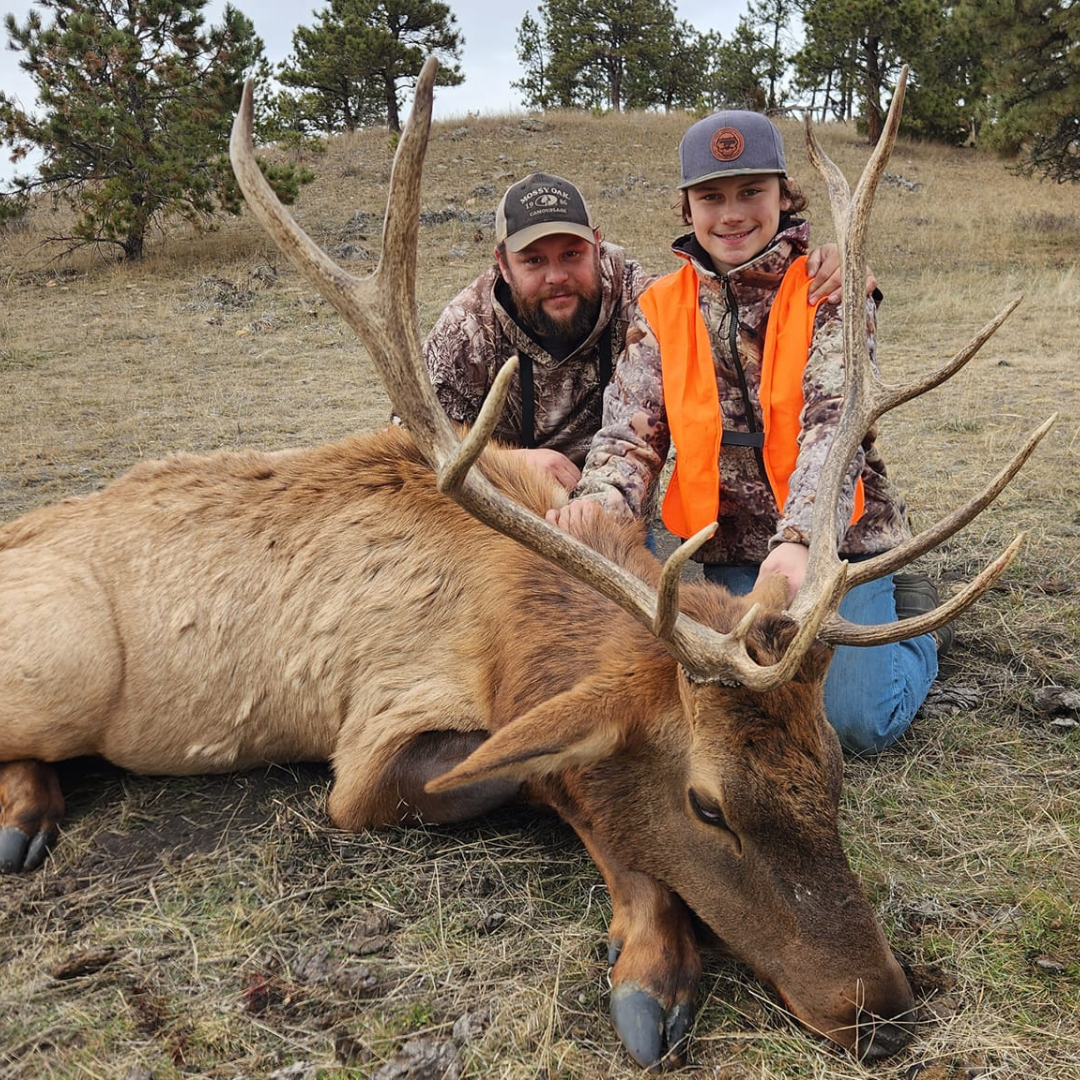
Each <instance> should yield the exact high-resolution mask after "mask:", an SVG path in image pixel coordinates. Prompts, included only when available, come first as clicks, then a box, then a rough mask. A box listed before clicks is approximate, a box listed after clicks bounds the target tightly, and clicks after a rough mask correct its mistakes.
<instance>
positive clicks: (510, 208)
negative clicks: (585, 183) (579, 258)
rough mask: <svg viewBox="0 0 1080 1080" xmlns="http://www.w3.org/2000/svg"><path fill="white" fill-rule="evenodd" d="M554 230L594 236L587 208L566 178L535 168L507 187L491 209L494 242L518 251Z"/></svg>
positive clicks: (587, 236) (582, 236) (555, 231)
mask: <svg viewBox="0 0 1080 1080" xmlns="http://www.w3.org/2000/svg"><path fill="white" fill-rule="evenodd" d="M555 233H569V234H570V235H571V236H580V237H581V238H582V239H583V240H589V241H595V239H596V233H595V231H594V226H593V222H592V217H591V215H590V214H589V208H588V206H587V205H586V204H585V200H584V199H583V198H582V196H581V192H580V191H578V189H577V188H576V187H574V185H573V184H571V183H570V181H569V180H564V179H563V178H562V177H561V176H552V175H551V174H550V173H541V172H535V173H531V174H530V175H529V176H526V177H525V179H524V180H519V181H518V182H517V183H516V184H513V185H512V186H511V187H509V188H507V190H506V194H505V195H503V197H502V199H501V200H500V202H499V208H498V209H497V210H496V211H495V243H496V244H506V246H507V247H508V248H509V249H510V250H511V251H520V250H521V249H522V248H523V247H528V246H529V244H531V243H532V242H533V241H534V240H539V239H540V237H541V236H551V235H553V234H555Z"/></svg>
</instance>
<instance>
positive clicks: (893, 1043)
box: [855, 1013, 915, 1062]
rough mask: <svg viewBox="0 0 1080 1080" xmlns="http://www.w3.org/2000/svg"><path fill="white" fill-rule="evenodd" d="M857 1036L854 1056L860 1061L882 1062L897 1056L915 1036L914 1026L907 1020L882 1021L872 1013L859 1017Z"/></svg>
mask: <svg viewBox="0 0 1080 1080" xmlns="http://www.w3.org/2000/svg"><path fill="white" fill-rule="evenodd" d="M858 1030H859V1035H858V1039H857V1040H856V1043H855V1055H856V1057H858V1059H859V1060H860V1061H863V1062H873V1061H882V1060H884V1059H885V1058H887V1057H891V1056H892V1055H893V1054H898V1053H899V1052H900V1051H901V1050H903V1049H904V1047H905V1046H907V1044H908V1043H909V1042H911V1040H912V1037H913V1036H914V1034H915V1031H914V1025H913V1024H912V1023H911V1022H910V1021H907V1020H883V1019H882V1018H881V1017H880V1016H874V1015H873V1014H872V1013H871V1014H867V1013H863V1014H862V1016H860V1017H859V1028H858Z"/></svg>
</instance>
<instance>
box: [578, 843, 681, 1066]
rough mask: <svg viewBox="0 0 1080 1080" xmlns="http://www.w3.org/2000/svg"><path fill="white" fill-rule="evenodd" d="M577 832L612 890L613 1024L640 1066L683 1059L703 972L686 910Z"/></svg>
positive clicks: (675, 1063) (670, 894)
mask: <svg viewBox="0 0 1080 1080" xmlns="http://www.w3.org/2000/svg"><path fill="white" fill-rule="evenodd" d="M572 824H573V822H572ZM575 830H576V831H577V833H578V835H579V836H581V838H582V839H583V840H584V842H585V846H586V847H587V848H588V849H589V854H590V855H592V857H593V860H594V861H595V862H596V865H597V866H598V867H599V868H600V872H601V873H602V874H603V875H604V880H605V881H606V882H607V886H608V891H609V892H610V894H611V907H612V918H611V924H610V926H609V928H608V963H609V964H610V965H611V970H610V973H609V979H610V982H611V1022H612V1023H613V1024H614V1025H615V1030H616V1032H617V1033H618V1035H619V1038H620V1039H621V1040H622V1042H623V1045H624V1046H625V1047H626V1049H627V1050H628V1051H629V1052H630V1056H631V1057H633V1059H634V1060H635V1061H636V1062H637V1063H638V1064H639V1065H642V1066H644V1067H645V1068H647V1069H649V1070H651V1071H654V1072H655V1071H659V1070H660V1069H662V1068H664V1067H666V1066H669V1065H672V1066H679V1065H683V1064H685V1061H686V1043H687V1040H688V1038H689V1034H690V1028H691V1025H692V1024H693V1020H694V1009H695V1004H694V998H695V995H696V991H697V984H698V981H699V980H700V978H701V953H700V951H699V948H698V943H697V935H696V932H695V930H694V923H693V919H692V917H691V915H690V911H689V909H688V908H687V907H686V905H685V904H684V903H683V901H682V899H681V898H680V897H679V896H677V895H676V894H675V893H673V892H672V891H671V890H670V889H668V888H667V887H666V886H664V885H662V884H661V883H660V882H658V881H657V880H656V879H655V878H652V877H650V876H649V875H648V874H643V873H641V872H639V871H636V870H630V869H627V868H626V867H624V866H621V865H620V864H619V863H618V861H617V859H615V858H613V857H611V856H610V855H609V854H606V853H604V852H603V851H601V850H600V848H599V846H598V845H597V843H596V842H595V841H594V840H593V838H592V837H591V836H587V835H586V834H585V831H584V830H583V829H582V828H579V827H578V826H577V825H575Z"/></svg>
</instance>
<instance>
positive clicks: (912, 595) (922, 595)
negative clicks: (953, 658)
mask: <svg viewBox="0 0 1080 1080" xmlns="http://www.w3.org/2000/svg"><path fill="white" fill-rule="evenodd" d="M893 590H894V593H895V597H896V617H897V618H898V619H910V618H911V617H912V616H913V615H925V614H926V613H927V612H928V611H933V610H934V608H936V607H937V606H938V604H939V603H940V602H941V601H940V600H939V598H938V591H937V589H935V588H934V583H933V582H932V581H931V580H930V579H929V578H928V577H927V576H926V575H925V574H893ZM954 636H955V634H954V631H953V627H952V623H946V624H945V625H944V626H939V627H938V628H937V629H936V630H935V631H934V640H935V641H936V642H937V650H938V656H944V655H945V653H947V652H948V651H949V649H951V648H952V644H953V638H954Z"/></svg>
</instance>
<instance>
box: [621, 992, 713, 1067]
mask: <svg viewBox="0 0 1080 1080" xmlns="http://www.w3.org/2000/svg"><path fill="white" fill-rule="evenodd" d="M693 1019H694V1007H693V1005H692V1004H691V1003H690V1002H686V1001H683V1002H677V1003H676V1004H675V1006H674V1007H673V1008H672V1009H671V1011H670V1012H665V1009H664V1006H663V1005H662V1004H661V1003H660V1002H659V1001H657V1000H656V998H654V997H653V996H652V995H651V994H650V993H649V992H648V991H647V990H642V989H640V988H637V987H633V986H628V985H627V984H625V983H622V984H620V985H618V986H615V987H614V988H613V989H612V991H611V1022H612V1023H613V1024H614V1025H615V1030H616V1032H618V1035H619V1038H620V1039H621V1040H622V1042H623V1045H624V1046H625V1047H626V1049H627V1051H628V1052H629V1053H630V1056H631V1057H632V1058H633V1059H634V1060H635V1061H636V1062H637V1063H638V1064H639V1065H641V1066H643V1067H644V1068H646V1069H648V1070H649V1071H650V1072H659V1071H660V1070H661V1069H662V1068H664V1067H665V1066H669V1065H671V1066H678V1065H682V1064H684V1063H685V1061H686V1040H687V1036H688V1034H689V1031H690V1025H691V1023H692V1022H693Z"/></svg>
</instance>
